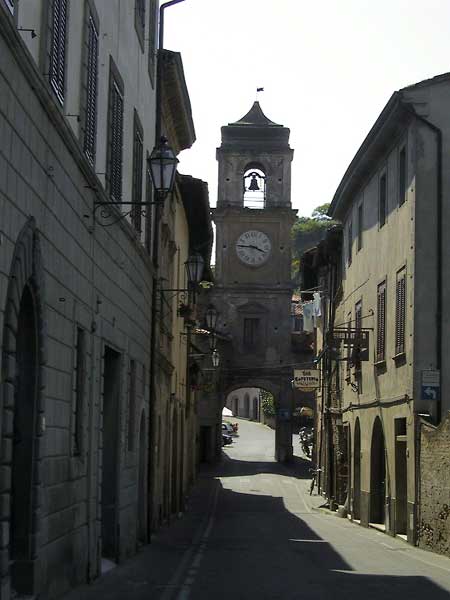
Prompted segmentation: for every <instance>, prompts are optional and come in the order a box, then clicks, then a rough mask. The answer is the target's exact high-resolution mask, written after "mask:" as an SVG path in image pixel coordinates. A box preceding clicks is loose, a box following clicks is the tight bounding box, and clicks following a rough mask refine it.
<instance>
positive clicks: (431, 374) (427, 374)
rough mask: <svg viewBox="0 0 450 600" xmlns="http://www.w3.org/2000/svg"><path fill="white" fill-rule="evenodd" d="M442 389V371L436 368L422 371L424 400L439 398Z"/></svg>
mask: <svg viewBox="0 0 450 600" xmlns="http://www.w3.org/2000/svg"><path fill="white" fill-rule="evenodd" d="M440 391H441V373H440V371H437V370H435V369H427V370H425V371H422V381H421V398H422V400H435V401H437V400H439V398H440Z"/></svg>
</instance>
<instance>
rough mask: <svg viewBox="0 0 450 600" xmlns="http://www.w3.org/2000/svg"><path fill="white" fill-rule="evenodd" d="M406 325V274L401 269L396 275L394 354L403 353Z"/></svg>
mask: <svg viewBox="0 0 450 600" xmlns="http://www.w3.org/2000/svg"><path fill="white" fill-rule="evenodd" d="M405 325H406V272H405V269H402V270H401V271H399V272H398V273H397V283H396V302H395V354H403V353H404V352H405Z"/></svg>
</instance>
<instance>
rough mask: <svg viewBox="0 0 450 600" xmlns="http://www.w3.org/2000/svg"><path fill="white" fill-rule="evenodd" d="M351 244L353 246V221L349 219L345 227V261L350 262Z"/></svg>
mask: <svg viewBox="0 0 450 600" xmlns="http://www.w3.org/2000/svg"><path fill="white" fill-rule="evenodd" d="M352 246H353V223H352V222H351V221H350V223H349V224H348V228H347V263H348V265H349V266H350V265H351V264H352Z"/></svg>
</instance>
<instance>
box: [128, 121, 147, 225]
mask: <svg viewBox="0 0 450 600" xmlns="http://www.w3.org/2000/svg"><path fill="white" fill-rule="evenodd" d="M143 158H144V142H143V135H142V130H141V128H140V126H139V124H138V121H137V116H136V115H135V118H134V143H133V189H132V198H133V202H138V203H141V202H142V168H143ZM131 222H132V223H133V226H134V228H135V229H136V231H141V222H142V205H140V206H133V209H132V211H131Z"/></svg>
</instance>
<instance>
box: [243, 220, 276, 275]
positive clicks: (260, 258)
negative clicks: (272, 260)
mask: <svg viewBox="0 0 450 600" xmlns="http://www.w3.org/2000/svg"><path fill="white" fill-rule="evenodd" d="M271 250H272V244H271V242H270V239H269V237H268V236H267V235H266V234H265V233H263V232H262V231H256V229H251V230H250V231H244V233H241V235H240V236H239V237H238V239H237V241H236V254H237V255H238V258H239V259H240V260H241V261H242V262H243V263H244V264H245V265H249V266H250V267H259V266H260V265H263V264H264V263H265V262H266V261H267V260H268V258H269V256H270V252H271Z"/></svg>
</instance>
